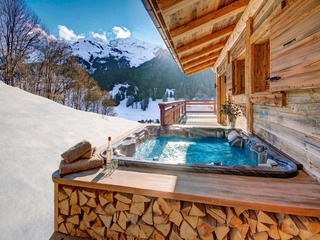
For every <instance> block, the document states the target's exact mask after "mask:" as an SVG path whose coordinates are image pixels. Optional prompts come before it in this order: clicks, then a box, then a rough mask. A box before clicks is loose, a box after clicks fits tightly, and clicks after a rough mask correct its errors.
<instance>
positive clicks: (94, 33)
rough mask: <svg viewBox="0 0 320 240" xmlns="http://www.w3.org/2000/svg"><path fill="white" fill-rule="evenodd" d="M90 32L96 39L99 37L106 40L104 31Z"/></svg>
mask: <svg viewBox="0 0 320 240" xmlns="http://www.w3.org/2000/svg"><path fill="white" fill-rule="evenodd" d="M90 34H91V36H92V37H93V38H96V39H100V40H102V41H105V42H107V40H108V39H107V36H106V34H107V33H106V32H103V33H101V34H100V33H96V32H90Z"/></svg>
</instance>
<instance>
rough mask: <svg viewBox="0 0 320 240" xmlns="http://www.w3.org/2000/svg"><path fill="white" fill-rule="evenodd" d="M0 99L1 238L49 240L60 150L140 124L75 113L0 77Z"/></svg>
mask: <svg viewBox="0 0 320 240" xmlns="http://www.w3.org/2000/svg"><path fill="white" fill-rule="evenodd" d="M0 103H1V104H0V153H1V157H0V164H1V167H0V212H1V214H0V239H10V240H11V239H35V240H37V239H41V240H42V239H49V238H50V236H51V234H52V233H53V182H52V180H51V174H52V173H53V172H54V171H55V170H57V169H58V166H59V156H60V154H61V153H62V152H63V151H64V150H66V149H67V148H69V147H71V146H72V145H74V144H75V143H77V142H79V141H81V140H83V139H87V140H89V141H90V142H91V143H92V144H93V145H94V146H101V145H103V144H105V143H106V141H107V137H108V136H111V137H113V138H115V137H117V136H120V135H122V134H124V133H125V132H127V131H129V130H130V129H132V128H134V127H136V126H138V125H139V123H137V122H133V121H128V120H125V119H121V118H118V117H102V116H101V115H98V114H93V113H88V112H82V111H77V110H74V109H71V108H69V107H65V106H62V105H60V104H57V103H55V102H53V101H50V100H48V99H45V98H42V97H39V96H35V95H32V94H30V93H27V92H25V91H22V90H20V89H17V88H13V87H10V86H7V85H5V84H4V83H3V82H1V81H0ZM125 110H126V111H127V112H128V115H130V113H129V109H125ZM117 111H119V112H118V113H119V116H122V115H124V114H126V113H125V111H123V112H121V111H120V110H118V109H117ZM140 111H141V110H140ZM141 112H142V111H141ZM157 112H158V111H157ZM131 114H132V115H133V113H131ZM140 116H142V115H141V114H140ZM128 118H129V117H128ZM148 118H150V116H148Z"/></svg>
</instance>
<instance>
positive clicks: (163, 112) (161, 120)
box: [159, 103, 166, 126]
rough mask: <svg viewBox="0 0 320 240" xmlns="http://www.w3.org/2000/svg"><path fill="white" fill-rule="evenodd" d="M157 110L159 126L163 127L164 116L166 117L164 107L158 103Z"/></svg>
mask: <svg viewBox="0 0 320 240" xmlns="http://www.w3.org/2000/svg"><path fill="white" fill-rule="evenodd" d="M159 108H160V125H161V126H164V125H165V119H166V118H165V115H166V110H165V106H164V105H162V104H161V103H159Z"/></svg>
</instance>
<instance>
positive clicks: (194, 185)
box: [52, 168, 320, 217]
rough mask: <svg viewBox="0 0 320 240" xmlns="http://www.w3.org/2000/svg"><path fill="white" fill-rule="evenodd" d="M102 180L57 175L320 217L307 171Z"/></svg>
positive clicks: (126, 173) (154, 173) (124, 174)
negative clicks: (291, 175)
mask: <svg viewBox="0 0 320 240" xmlns="http://www.w3.org/2000/svg"><path fill="white" fill-rule="evenodd" d="M102 177H103V174H102V173H101V169H95V170H89V171H84V172H80V173H74V174H68V175H66V176H64V177H61V176H60V175H59V173H58V171H56V172H55V173H53V176H52V178H53V182H54V183H56V184H60V185H68V186H76V187H83V188H91V189H97V190H110V191H117V192H126V193H132V194H141V195H147V196H152V197H163V198H170V199H177V200H182V201H189V202H199V203H205V204H214V205H221V206H230V207H245V208H248V209H253V210H263V211H270V212H279V213H287V214H295V215H303V216H316V217H320V203H319V199H320V184H319V183H318V182H317V181H316V180H314V179H312V178H311V177H310V176H308V175H306V174H305V173H304V172H303V171H299V174H298V176H296V177H294V178H287V179H279V178H262V177H247V176H235V175H225V174H206V173H190V172H180V171H164V170H159V169H158V170H157V169H142V168H139V169H137V168H119V169H117V170H115V171H114V172H113V173H112V174H111V175H110V176H108V177H106V178H104V179H102Z"/></svg>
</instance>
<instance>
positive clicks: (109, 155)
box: [106, 137, 113, 168]
mask: <svg viewBox="0 0 320 240" xmlns="http://www.w3.org/2000/svg"><path fill="white" fill-rule="evenodd" d="M112 155H113V150H112V147H111V137H108V147H107V153H106V163H107V168H110V167H111V164H112Z"/></svg>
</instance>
